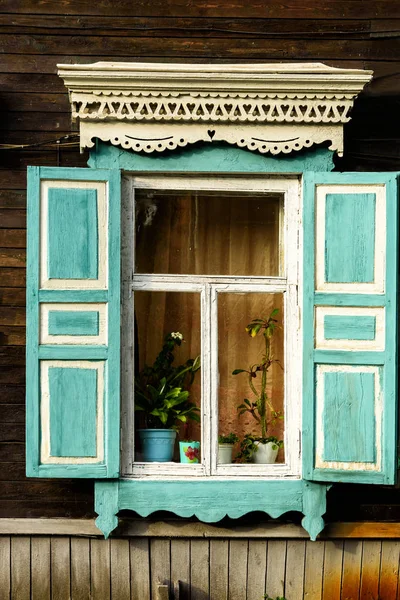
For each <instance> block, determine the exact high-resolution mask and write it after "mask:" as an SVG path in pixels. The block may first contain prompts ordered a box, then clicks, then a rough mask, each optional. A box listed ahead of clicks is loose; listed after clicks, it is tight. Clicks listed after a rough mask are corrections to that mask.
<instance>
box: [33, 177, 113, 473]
mask: <svg viewBox="0 0 400 600" xmlns="http://www.w3.org/2000/svg"><path fill="white" fill-rule="evenodd" d="M49 183H51V186H52V187H50V190H51V189H53V188H54V189H55V190H56V191H57V192H58V187H57V185H59V188H60V189H62V190H63V194H65V195H66V198H67V205H68V191H69V190H71V189H72V190H73V194H72V195H73V197H75V195H76V190H78V192H79V194H78V198H79V199H80V200H79V202H78V204H81V203H82V202H83V201H82V198H86V199H87V198H88V197H89V198H90V199H91V201H90V203H93V200H95V197H94V196H93V194H89V196H87V193H86V192H87V190H88V191H92V192H93V190H96V191H97V204H98V203H99V190H101V193H102V194H103V199H102V202H103V207H102V211H103V212H102V214H103V215H106V216H107V222H106V224H105V225H103V226H102V231H100V228H99V231H98V232H97V220H96V219H95V227H93V226H92V225H90V226H89V225H88V231H87V232H86V237H85V236H83V237H82V239H86V241H87V242H88V244H92V240H91V237H92V236H95V237H96V239H95V240H94V241H93V244H94V245H96V244H97V242H98V239H97V238H98V237H100V238H101V237H102V236H103V237H102V239H103V241H102V244H103V246H104V241H106V242H107V244H106V247H104V248H103V249H102V248H101V245H102V244H100V246H99V248H100V250H99V252H100V254H99V257H100V256H103V257H106V258H107V257H108V262H107V263H104V261H103V263H104V264H101V265H99V267H98V274H99V281H98V282H96V281H94V280H93V279H89V278H87V279H82V280H80V282H79V286H80V289H70V287H69V283H68V280H64V281H63V280H60V281H59V283H60V285H59V287H58V288H57V289H42V290H41V289H40V280H39V272H40V260H41V255H40V249H41V248H42V249H43V248H45V249H46V245H47V249H46V251H50V253H51V252H52V250H54V251H55V252H58V250H57V249H56V246H57V244H56V240H55V238H53V239H52V241H51V243H50V244H47V242H46V240H47V241H48V239H47V237H46V236H45V238H44V239H43V237H42V239H40V237H39V232H40V206H41V190H46V189H48V187H49ZM120 186H121V181H120V172H119V171H106V170H93V169H66V168H57V169H56V168H49V167H41V168H38V167H31V168H30V169H29V171H28V232H29V233H28V246H29V247H28V254H29V258H28V275H27V279H28V281H27V313H28V319H27V320H28V323H29V325H28V333H27V381H28V382H29V383H30V384H32V385H28V386H27V421H26V428H27V444H26V456H27V474H28V475H30V476H37V477H38V476H39V477H85V478H102V477H116V476H118V473H119V430H120V423H119V410H120V408H119V371H120V359H119V357H120V339H119V336H120V325H119V322H120V300H119V298H120V193H121V190H120ZM92 188H93V189H92ZM74 190H75V191H74ZM82 192H84V193H83V194H82ZM90 203H89V204H90ZM72 205H73V201H72V200H71V202H70V203H69V206H70V208H71V207H72ZM106 205H107V206H106ZM71 210H72V208H71ZM83 213H84V211H83V209H82V214H83ZM55 214H57V215H58V216H57V219H58V217H59V215H60V213H59V212H58V208H57V211H56V213H55ZM73 216H74V215H73ZM81 216H82V215H81ZM92 216H93V214H92ZM91 218H92V217H90V218H89V216H88V218H87V219H86V217H84V216H82V218H80V224H81V225H82V226H83V225H84V224H85V222H86V221H90V220H91ZM57 219H55V221H57ZM85 219H86V221H85ZM57 227H59V229H60V231H61V235H64V234H63V233H62V231H64V230H63V225H62V223H61V221H60V222H59V224H58V225H57ZM99 227H100V223H99ZM43 233H45V232H43ZM98 234H99V235H98ZM71 235H72V234H71ZM93 247H94V246H93ZM92 249H93V248H92ZM49 259H50V262H51V256H50V257H49ZM60 259H61V257H60ZM91 261H92V259H90V260H89V263H88V264H93V263H92V262H91ZM85 268H86V267H85ZM88 269H89V271H90V270H91V269H92V267H90V268H89V267H88ZM64 275H65V274H64ZM64 275H63V276H64ZM75 275H76V273H75V272H74V276H75ZM86 275H90V276H93V275H94V272H91V273H89V272H88V271H86ZM102 277H103V279H104V280H102V279H101V278H102ZM52 281H53V280H52ZM69 281H71V282H73V280H69ZM43 283H44V284H46V285H47V280H46V278H44V281H43ZM71 285H72V284H71ZM96 286H97V289H96ZM72 287H74V286H73V285H72ZM99 287H100V288H101V287H103V288H105V289H98V288H99ZM39 302H56V303H82V302H87V303H89V304H93V303H96V302H102V303H106V304H107V315H108V326H107V328H106V330H107V340H106V341H107V345H105V344H101V345H100V344H97V345H96V344H92V345H91V344H84V343H82V341H83V339H84V338H83V336H82V339H81V340H79V337H78V336H77V338H76V343H75V344H74V345H62V344H52V343H47V344H46V345H41V346H40V345H38V340H39ZM54 312H56V311H54ZM67 312H68V311H67ZM89 312H91V311H89ZM92 312H95V311H92ZM39 359H40V360H39ZM46 360H47V361H57V360H58V361H62V360H64V361H73V360H75V361H81V365H82V366H83V367H84V365H85V363H86V364H88V365H90V364H91V363H90V362H89V361H95V362H94V363H93V366H95V365H97V367H98V368H101V369H102V373H104V374H103V375H102V383H101V385H102V386H103V387H104V393H101V394H100V393H99V396H98V398H97V406H96V410H93V402H92V400H93V396H94V393H93V390H92V392H91V393H90V395H89V406H88V407H87V408H86V409H87V413H85V414H84V418H83V424H82V425H81V426H79V425H78V424H77V423H76V424H75V425H76V427H73V426H72V425H71V427H69V426H65V427H64V425H63V426H62V427H61V426H59V422H60V421H61V420H63V419H64V413H62V411H61V412H60V411H58V412H57V411H56V414H53V424H55V429H56V431H55V432H53V434H54V435H53V438H52V442H51V443H52V446H53V448H57V451H59V452H61V453H62V452H63V453H64V454H65V453H67V451H68V449H72V452H75V453H78V454H79V452H82V451H83V450H84V452H86V453H87V454H88V453H92V450H93V433H90V432H93V428H94V427H96V418H97V415H98V411H99V407H100V409H101V411H102V415H103V416H102V421H101V431H100V434H101V435H99V430H97V431H96V440H97V444H99V443H100V441H101V451H100V450H99V448H97V454H98V458H96V457H86V458H84V459H83V460H82V461H81V462H82V464H76V461H77V460H79V459H77V458H76V457H74V456H73V455H72V456H70V457H68V456H60V457H59V458H58V459H57V458H54V457H53V459H51V460H50V459H49V460H48V464H44V463H42V462H41V454H40V448H41V442H40V440H41V438H42V437H43V423H42V422H41V414H40V410H39V407H40V403H41V402H42V400H43V390H41V388H40V382H39V366H40V362H43V361H44V362H45V361H46ZM96 361H98V362H96ZM101 361H105V362H104V367H103V363H102V362H101ZM81 377H82V376H81V375H79V376H77V377H72V379H71V385H72V384H73V383H74V381H75V380H76V382H78V383H77V384H76V388H77V389H78V388H79V386H80V385H81V384H82V385H81V387H82V386H83V387H85V385H84V384H83V382H82V379H80V378H81ZM92 377H93V375H90V378H92ZM68 381H69V378H68V377H65V380H64V381H63V389H64V388H65V393H64V392H61V391H60V389H58V391H57V395H58V396H59V397H61V396H65V397H66V398H70V399H71V398H72V399H73V400H72V403H73V404H74V406H75V405H76V406H78V394H76V395H74V393H73V392H71V394H72V396H68V392H67V389H66V388H67V387H68ZM97 383H98V385H99V381H97ZM88 393H89V392H88ZM50 396H51V393H50ZM86 396H88V394H86ZM90 399H91V400H90ZM99 402H100V404H99ZM86 409H85V410H86ZM91 420H93V422H92V423H91V424H90V423H89V422H90V421H91ZM74 422H75V421H74V419H72V421H71V423H74ZM97 422H99V421H97ZM47 426H48V428H49V430H50V429H51V424H50V423H48V424H47ZM47 426H46V427H47ZM80 427H81V428H82V429H80ZM76 428H78V433H79V434H80V433H82V432H83V429H84V428H86V430H88V431H89V433H90V435H89V437H88V440H87V444H88V446H89V447H88V448H85V447H84V446H85V442H83V441H82V440H78V439H77V440H74V435H75V433H74V430H75V429H76ZM57 435H62V436H63V437H62V440H61V441H59V442H57V441H56V436H57ZM68 436H69V437H70V438H71V439H70V440H69V441H68V440H67V437H68ZM49 437H50V438H51V435H49ZM80 437H81V436H80ZM99 440H100V441H99ZM57 443H58V446H57ZM54 444H55V445H54ZM69 459H71V460H69ZM57 460H58V461H59V462H58V464H57V463H56V464H54V461H57ZM85 460H86V463H87V464H84V461H85ZM52 461H53V462H52ZM90 461H91V464H89V462H90ZM74 463H75V464H74Z"/></svg>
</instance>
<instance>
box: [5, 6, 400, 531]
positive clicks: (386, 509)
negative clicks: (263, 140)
mask: <svg viewBox="0 0 400 600" xmlns="http://www.w3.org/2000/svg"><path fill="white" fill-rule="evenodd" d="M99 60H118V61H123V60H125V61H162V62H168V61H172V62H190V61H199V62H205V61H219V62H229V61H235V62H241V61H242V62H249V61H258V62H273V61H278V62H279V61H321V62H325V63H327V64H329V65H331V66H337V67H356V68H365V69H373V70H374V72H375V79H374V81H373V83H372V84H371V85H370V86H369V88H368V89H367V90H366V92H365V93H364V94H363V96H362V97H360V98H359V99H358V100H357V102H356V105H355V108H354V111H353V121H352V122H351V123H350V124H349V125H348V126H347V127H346V140H345V141H346V143H345V147H346V152H345V158H344V159H343V160H341V161H339V162H338V168H341V169H344V170H396V169H398V170H400V160H399V149H400V135H399V133H400V132H399V129H400V120H399V117H398V114H399V109H400V3H399V2H398V0H365V1H360V0H330V1H329V2H321V1H320V0H285V2H279V1H278V0H268V1H267V0H220V1H218V2H210V0H152V1H151V2H150V1H149V0H135V1H134V2H132V0H113V1H111V0H109V1H108V0H95V1H93V0H59V1H58V2H54V1H53V0H21V1H20V2H16V1H15V0H0V144H1V148H0V169H1V170H0V173H1V176H0V480H1V484H0V518H1V517H28V516H29V517H39V516H52V517H53V516H69V515H71V516H74V517H82V516H90V515H91V514H92V511H93V502H92V501H93V490H92V484H91V483H90V482H84V481H78V482H76V481H75V482H74V481H66V480H64V481H62V482H61V483H60V482H58V481H46V480H35V481H32V480H30V481H28V480H26V479H25V477H24V392H25V376H24V365H25V358H24V352H25V348H24V343H25V306H24V305H25V292H24V285H25V227H26V221H25V217H26V214H25V210H26V200H25V188H26V166H27V165H49V166H56V165H60V166H85V164H86V160H87V156H86V155H80V154H79V149H78V145H77V143H76V137H73V135H74V131H72V130H71V125H70V116H69V110H70V106H69V102H68V97H67V94H66V91H65V89H64V87H63V83H62V81H61V79H59V78H58V77H57V75H56V64H57V63H90V62H95V61H99ZM75 134H76V132H75ZM65 136H70V137H68V138H65ZM61 138H63V139H62V141H61V142H60V143H56V140H59V139H61ZM21 146H24V147H23V148H21ZM28 385H29V382H28ZM329 498H330V501H329V515H330V517H331V518H332V519H346V518H347V519H352V520H354V519H357V518H364V519H365V518H371V517H373V518H376V519H380V518H383V519H384V518H389V519H390V518H396V519H400V492H399V491H397V490H392V489H384V488H375V487H374V488H372V486H370V487H365V486H364V487H362V488H360V487H357V486H353V487H352V486H335V488H334V489H333V490H332V491H331V492H330V497H329ZM344 498H345V499H346V500H345V502H344V501H342V499H344Z"/></svg>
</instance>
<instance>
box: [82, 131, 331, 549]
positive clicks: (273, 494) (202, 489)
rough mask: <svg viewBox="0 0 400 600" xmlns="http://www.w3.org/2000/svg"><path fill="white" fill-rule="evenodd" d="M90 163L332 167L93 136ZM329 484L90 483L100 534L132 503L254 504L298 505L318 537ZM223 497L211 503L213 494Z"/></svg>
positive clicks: (183, 168)
mask: <svg viewBox="0 0 400 600" xmlns="http://www.w3.org/2000/svg"><path fill="white" fill-rule="evenodd" d="M88 165H89V166H90V167H91V168H95V169H97V168H118V169H121V170H123V171H126V172H130V173H149V174H150V173H165V174H168V173H176V174H184V173H200V174H201V173H210V174H212V175H215V176H217V175H219V174H221V175H222V174H227V175H234V174H238V175H240V174H243V175H246V174H249V173H250V174H259V175H262V174H265V175H268V174H269V175H280V174H281V175H301V174H302V173H303V172H304V171H306V170H313V171H318V172H326V171H331V170H332V169H333V168H334V164H333V154H332V152H330V151H329V150H328V149H327V148H314V149H312V150H309V151H307V152H301V153H298V154H295V155H292V156H290V157H287V156H281V157H279V158H277V157H274V156H271V155H261V154H258V153H253V152H250V151H248V150H243V149H241V148H237V147H234V146H229V145H223V144H213V145H204V146H201V145H196V146H193V147H190V148H186V149H185V150H184V151H174V152H165V153H162V154H151V155H148V154H144V153H142V154H138V153H133V152H129V151H126V150H121V149H118V148H116V147H115V146H111V145H108V144H105V143H103V142H98V141H97V142H96V147H95V150H94V151H93V152H91V155H90V159H89V161H88ZM328 489H329V485H328V484H321V483H311V482H308V481H305V480H303V479H297V480H296V479H291V480H279V481H278V480H271V479H268V480H259V479H255V478H249V479H247V480H244V481H237V480H236V481H234V480H232V479H229V478H227V479H226V480H224V481H220V480H217V479H215V478H204V479H201V481H200V480H199V479H196V481H193V480H179V481H176V480H174V481H173V480H168V479H167V478H165V479H163V480H162V481H155V480H151V479H150V480H149V479H146V480H142V479H123V478H120V479H117V480H115V481H107V482H105V481H101V482H100V481H98V482H96V484H95V510H96V512H97V514H98V515H99V517H98V519H97V520H96V524H97V526H98V527H99V529H100V530H101V531H102V532H103V533H104V535H105V537H108V536H109V534H110V533H111V532H112V531H113V530H114V529H115V527H117V525H118V518H117V516H116V515H117V513H118V511H119V510H123V509H130V510H133V511H135V512H137V513H138V514H139V515H141V516H143V517H145V516H148V515H149V514H151V513H153V512H155V511H158V510H169V511H171V512H173V513H175V514H177V515H179V516H182V517H190V516H193V515H195V516H197V517H198V518H199V519H200V520H204V521H207V522H215V521H218V520H220V519H222V518H223V517H225V516H226V515H228V516H230V517H232V518H238V517H240V516H243V515H245V514H247V513H249V512H251V511H258V510H261V511H264V512H266V513H267V514H269V515H270V516H271V517H273V518H277V517H278V516H280V515H282V514H284V513H285V512H288V511H291V510H296V511H299V512H302V513H303V514H304V518H303V521H302V524H303V527H304V528H305V529H306V531H307V532H308V533H309V535H310V538H311V539H313V540H315V539H316V537H317V535H318V534H319V533H320V532H321V531H322V529H323V527H324V521H323V519H322V515H323V514H324V513H325V511H326V493H327V490H328ZM218 497H219V498H220V500H218V501H217V502H216V498H218Z"/></svg>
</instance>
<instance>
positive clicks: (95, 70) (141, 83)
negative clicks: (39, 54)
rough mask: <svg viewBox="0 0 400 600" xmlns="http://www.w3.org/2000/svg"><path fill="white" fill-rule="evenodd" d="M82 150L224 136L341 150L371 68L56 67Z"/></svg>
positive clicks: (271, 145) (141, 148) (265, 147)
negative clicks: (106, 144)
mask: <svg viewBox="0 0 400 600" xmlns="http://www.w3.org/2000/svg"><path fill="white" fill-rule="evenodd" d="M58 67H59V71H58V73H59V75H60V76H61V77H62V78H63V79H64V82H65V85H66V86H67V87H68V90H69V95H70V100H71V105H72V118H73V120H78V121H79V124H80V133H81V147H82V148H91V147H93V146H94V140H95V139H96V138H97V139H100V140H103V141H107V142H111V143H112V144H114V145H115V146H120V147H122V148H127V149H130V150H133V151H136V152H163V151H165V150H173V149H175V148H177V147H182V146H186V145H187V144H193V143H195V142H199V141H202V142H209V143H212V142H215V141H225V142H228V143H230V144H236V145H238V146H240V147H246V148H248V149H249V150H257V151H258V152H261V153H266V152H270V153H272V154H279V153H289V152H293V151H296V150H301V149H302V148H307V147H310V146H312V145H313V144H319V143H321V142H324V141H330V149H331V150H333V151H335V150H336V151H337V152H338V153H339V154H342V152H343V124H344V123H347V122H348V121H349V120H350V116H349V113H350V110H351V108H352V106H353V103H354V98H355V97H356V95H357V94H358V93H359V92H360V91H361V90H362V88H363V87H364V85H365V84H366V83H368V82H369V81H370V80H371V78H372V71H362V70H356V69H335V68H333V67H328V66H326V65H323V64H322V63H311V64H305V63H304V64H303V63H299V64H249V65H213V64H208V65H198V64H158V63H153V64H152V63H148V64H147V63H111V62H110V63H107V62H99V63H95V64H93V65H58Z"/></svg>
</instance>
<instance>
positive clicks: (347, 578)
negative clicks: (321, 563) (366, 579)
mask: <svg viewBox="0 0 400 600" xmlns="http://www.w3.org/2000/svg"><path fill="white" fill-rule="evenodd" d="M343 552H344V553H343V572H342V600H346V599H348V598H354V600H356V599H357V600H358V595H359V589H360V576H361V555H362V542H361V541H359V540H346V541H345V542H344V549H343Z"/></svg>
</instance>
